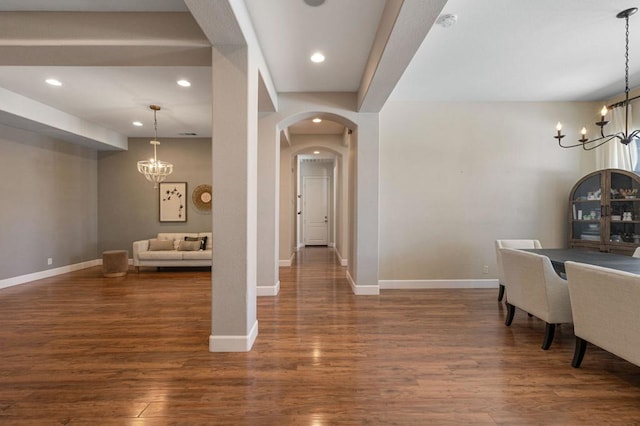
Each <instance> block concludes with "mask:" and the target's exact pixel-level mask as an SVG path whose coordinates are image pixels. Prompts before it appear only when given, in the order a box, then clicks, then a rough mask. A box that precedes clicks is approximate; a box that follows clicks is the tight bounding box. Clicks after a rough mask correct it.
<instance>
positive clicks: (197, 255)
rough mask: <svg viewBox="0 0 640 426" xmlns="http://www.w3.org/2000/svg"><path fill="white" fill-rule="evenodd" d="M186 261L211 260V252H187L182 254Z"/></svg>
mask: <svg viewBox="0 0 640 426" xmlns="http://www.w3.org/2000/svg"><path fill="white" fill-rule="evenodd" d="M182 258H183V259H184V260H211V250H198V251H185V252H182Z"/></svg>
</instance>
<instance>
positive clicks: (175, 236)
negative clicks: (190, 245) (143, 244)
mask: <svg viewBox="0 0 640 426" xmlns="http://www.w3.org/2000/svg"><path fill="white" fill-rule="evenodd" d="M197 236H198V234H197V233H196V232H159V233H158V239H159V240H171V241H173V249H174V250H178V243H179V242H180V241H184V237H197Z"/></svg>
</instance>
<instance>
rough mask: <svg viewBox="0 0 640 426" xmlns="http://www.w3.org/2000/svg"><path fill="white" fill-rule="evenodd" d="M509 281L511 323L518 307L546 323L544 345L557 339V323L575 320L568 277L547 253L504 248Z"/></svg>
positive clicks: (509, 323) (506, 275)
mask: <svg viewBox="0 0 640 426" xmlns="http://www.w3.org/2000/svg"><path fill="white" fill-rule="evenodd" d="M500 254H501V256H502V267H503V270H504V278H505V280H506V282H507V283H508V284H507V318H506V320H505V325H507V326H510V325H511V323H512V321H513V317H514V315H515V310H516V308H520V309H522V310H523V311H525V312H527V313H529V314H531V315H533V316H535V317H537V318H539V319H541V320H542V321H544V322H545V323H546V327H545V334H544V340H543V341H542V349H544V350H547V349H549V347H550V346H551V343H552V342H553V336H554V334H555V329H556V324H564V323H571V322H572V316H571V302H570V299H569V288H568V286H567V281H566V280H564V279H562V278H560V276H558V274H557V273H556V271H555V270H554V269H553V266H552V264H551V260H549V258H548V257H547V256H542V255H539V254H536V253H531V252H526V251H522V250H515V249H509V248H506V249H500Z"/></svg>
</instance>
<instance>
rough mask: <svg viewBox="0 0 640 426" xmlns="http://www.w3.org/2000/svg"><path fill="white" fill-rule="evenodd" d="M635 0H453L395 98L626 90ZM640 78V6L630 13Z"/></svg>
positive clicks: (538, 96)
mask: <svg viewBox="0 0 640 426" xmlns="http://www.w3.org/2000/svg"><path fill="white" fill-rule="evenodd" d="M638 6H640V4H639V3H638V1H637V0H606V1H603V0H535V1H533V0H449V1H448V2H447V4H446V6H445V7H444V10H443V13H452V14H456V15H458V21H457V23H456V24H455V25H454V26H452V27H450V28H443V27H440V26H437V25H436V26H434V27H433V28H432V29H431V31H430V33H429V34H428V36H427V37H426V39H425V41H424V42H423V44H422V46H421V47H420V49H419V50H418V52H417V53H416V56H415V57H414V60H413V61H412V63H411V64H410V65H409V67H408V68H407V70H406V71H405V74H404V75H403V77H402V79H401V80H400V82H399V83H398V85H397V86H396V89H395V91H394V92H393V94H392V95H391V99H404V100H431V101H433V100H435V101H588V100H602V99H606V98H609V97H611V96H613V95H616V94H620V93H623V92H624V34H625V28H624V20H623V19H617V18H616V17H615V16H616V14H617V13H618V12H620V11H622V10H624V9H628V8H630V7H638ZM629 25H630V38H631V40H630V74H631V77H632V78H631V87H634V86H637V85H638V84H640V12H639V13H636V14H635V15H634V16H632V17H631V18H630V19H629Z"/></svg>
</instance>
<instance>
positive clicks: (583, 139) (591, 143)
mask: <svg viewBox="0 0 640 426" xmlns="http://www.w3.org/2000/svg"><path fill="white" fill-rule="evenodd" d="M637 11H638V8H637V7H632V8H630V9H626V10H623V11H622V12H620V13H618V14H617V15H616V18H620V19H622V18H624V20H625V30H626V31H625V41H626V44H625V52H624V58H625V66H624V84H625V87H624V94H625V98H624V101H622V102H619V103H617V104H614V105H612V107H617V106H623V105H624V108H625V114H624V131H622V132H618V133H613V134H606V135H605V134H604V126H606V125H607V123H609V121H607V120H606V119H605V118H606V115H607V112H608V110H607V107H606V106H603V107H602V110H601V111H600V121H598V122H597V123H596V126H599V127H600V137H599V138H597V139H591V140H589V138H587V129H586V128H584V127H583V128H582V131H581V132H580V139H578V142H579V143H576V144H573V145H563V144H562V138H564V137H565V135H563V134H562V124H560V123H558V125H557V126H556V130H557V131H558V134H557V135H556V136H554V138H555V139H558V144H559V145H560V146H561V147H562V148H573V147H576V146H581V147H582V148H583V149H584V150H586V151H591V150H592V149H595V148H597V147H599V146H602V145H604V144H605V143H607V142H609V141H610V140H612V139H617V140H618V141H619V142H620V143H621V144H623V145H629V144H630V143H631V141H633V140H634V139H635V138H636V137H637V136H638V133H640V129H639V130H634V131H633V132H631V133H629V16H631V15H633V14H634V13H636V12H637ZM634 99H635V98H634ZM632 100H633V99H632Z"/></svg>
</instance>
